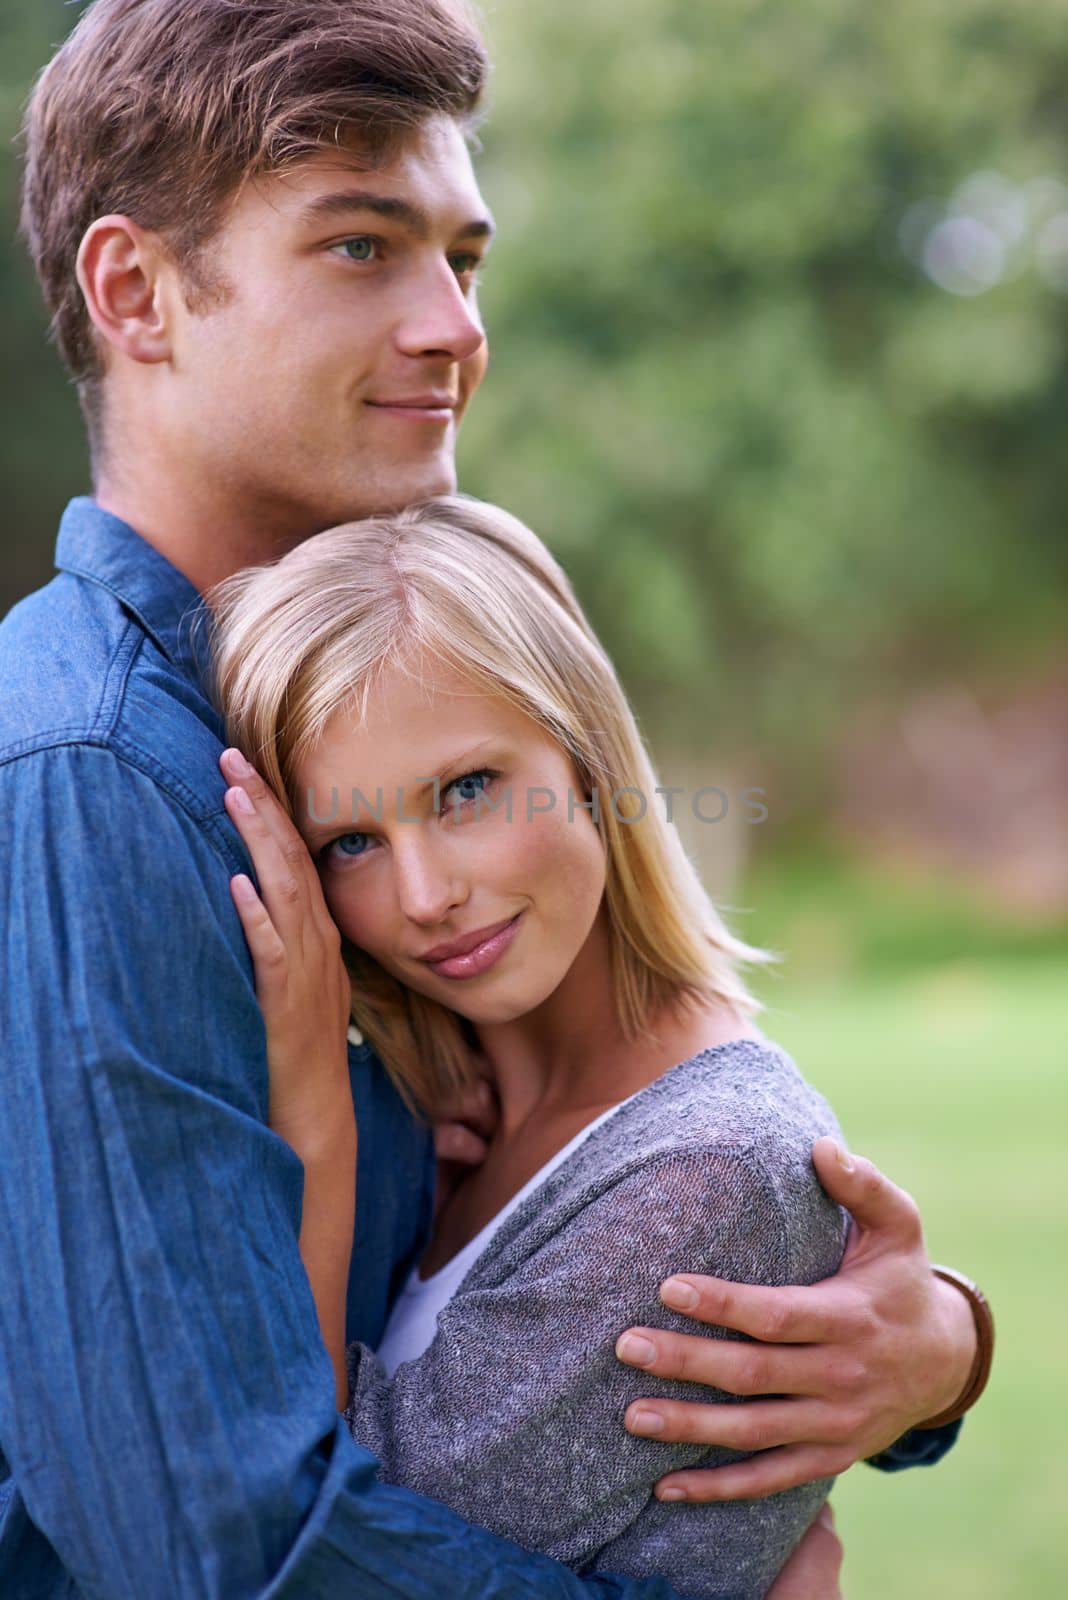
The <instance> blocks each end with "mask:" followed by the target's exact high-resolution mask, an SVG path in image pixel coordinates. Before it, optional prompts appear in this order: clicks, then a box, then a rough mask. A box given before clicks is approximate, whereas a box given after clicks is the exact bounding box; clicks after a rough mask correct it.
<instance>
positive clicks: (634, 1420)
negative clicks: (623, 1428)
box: [627, 1406, 664, 1433]
mask: <svg viewBox="0 0 1068 1600" xmlns="http://www.w3.org/2000/svg"><path fill="white" fill-rule="evenodd" d="M627 1429H628V1431H629V1432H630V1433H663V1431H664V1419H663V1417H662V1416H661V1415H660V1412H659V1411H647V1410H646V1408H645V1407H644V1406H642V1407H641V1409H640V1410H638V1411H632V1412H631V1414H630V1417H629V1419H628V1422H627Z"/></svg>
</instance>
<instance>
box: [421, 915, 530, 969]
mask: <svg viewBox="0 0 1068 1600" xmlns="http://www.w3.org/2000/svg"><path fill="white" fill-rule="evenodd" d="M521 916H522V912H518V913H517V914H516V915H515V916H514V917H513V918H512V920H511V921H510V922H506V923H505V924H504V926H503V928H498V929H497V930H496V932H495V933H489V934H487V935H486V937H485V939H483V940H482V941H481V943H479V944H476V945H475V947H474V949H473V950H465V951H464V953H463V955H459V956H444V957H441V958H439V959H438V960H437V961H431V960H429V959H428V957H426V956H424V957H423V961H424V963H425V965H426V966H428V967H429V968H430V970H431V972H436V973H437V974H438V976H439V977H442V978H477V977H478V976H479V974H480V973H483V972H488V971H489V969H490V967H493V966H496V964H497V962H498V961H499V960H500V959H501V957H502V956H503V955H504V952H505V951H506V950H507V949H508V947H509V945H510V944H511V943H512V940H513V939H514V938H515V936H516V934H517V932H518V931H519V918H520V917H521Z"/></svg>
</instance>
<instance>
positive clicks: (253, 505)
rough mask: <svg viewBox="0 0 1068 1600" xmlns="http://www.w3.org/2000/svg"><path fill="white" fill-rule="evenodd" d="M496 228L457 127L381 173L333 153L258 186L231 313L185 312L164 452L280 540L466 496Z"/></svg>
mask: <svg viewBox="0 0 1068 1600" xmlns="http://www.w3.org/2000/svg"><path fill="white" fill-rule="evenodd" d="M491 231H492V226H491V223H490V220H489V216H488V212H487V209H486V206H485V203H484V201H483V200H482V197H481V195H480V194H479V190H478V185H477V183H476V181H475V176H474V173H473V171H472V168H471V161H470V157H469V155H468V151H467V147H466V145H465V143H464V140H463V136H462V134H461V132H460V130H459V128H458V127H457V125H456V124H455V123H454V122H453V121H452V120H451V119H449V118H434V119H431V120H430V121H428V122H427V123H425V124H424V125H423V126H422V127H421V128H420V129H419V130H418V131H416V132H415V133H413V134H412V135H411V137H410V138H409V139H408V140H407V142H406V143H405V144H404V145H403V146H402V147H401V149H400V152H399V154H397V155H396V156H395V157H394V158H392V159H391V160H390V161H389V162H388V163H386V164H384V165H382V166H379V167H377V168H376V169H375V170H373V171H360V170H359V168H358V166H357V165H356V164H355V163H352V164H345V162H344V160H343V158H341V157H339V156H337V155H335V154H333V153H330V154H326V153H324V155H323V156H322V157H321V158H319V157H316V158H314V159H311V160H309V161H307V162H305V163H303V164H301V165H300V166H299V167H297V168H295V169H294V170H293V171H292V172H290V173H288V174H286V175H277V176H272V177H269V178H266V179H262V180H260V181H258V182H256V183H255V184H252V185H250V186H249V188H248V189H247V190H246V191H245V192H244V193H242V194H241V195H240V196H239V198H238V199H237V201H236V203H235V204H234V206H233V208H232V210H231V211H230V213H229V214H228V216H227V218H226V221H225V223H224V225H223V227H222V228H221V230H220V232H219V234H218V235H217V236H216V238H215V239H213V240H212V242H211V244H210V245H209V247H208V255H207V258H206V261H205V266H206V267H207V268H208V270H209V272H210V273H211V274H212V276H217V277H219V278H221V279H223V280H225V282H226V284H227V285H228V288H229V294H228V297H227V298H226V299H225V302H224V303H223V304H222V305H220V306H219V307H218V308H217V309H214V310H211V311H210V312H209V313H208V314H206V315H201V314H193V313H190V312H189V311H188V309H187V308H186V307H185V305H184V302H183V303H182V304H180V305H178V306H177V307H176V316H175V337H174V347H173V359H172V361H171V363H170V364H169V367H168V389H167V393H166V412H165V417H164V421H165V424H166V431H167V439H166V441H165V445H164V447H165V448H167V449H169V450H177V451H179V452H181V460H182V462H183V464H186V463H187V465H188V470H189V472H190V473H192V474H196V475H197V476H198V478H199V479H200V481H201V482H202V483H205V484H206V485H208V486H210V489H211V490H212V492H213V495H214V497H215V498H218V497H219V495H220V494H221V495H222V496H223V497H224V498H226V499H227V500H229V501H230V502H231V503H232V504H233V506H234V509H235V514H236V515H238V516H240V519H241V520H242V521H243V522H245V523H246V524H247V523H248V521H249V519H250V517H252V518H258V519H259V521H260V524H261V526H262V528H263V532H264V533H265V534H269V535H274V536H276V537H277V536H281V537H283V538H284V536H285V535H286V534H289V535H292V536H298V537H300V536H304V535H306V534H307V533H310V532H314V531H317V530H319V529H321V528H325V527H328V526H330V525H332V524H335V523H340V522H345V521H349V520H352V519H354V518H357V517H360V516H366V515H368V514H369V513H372V512H376V511H387V510H394V509H398V508H399V507H401V506H404V505H408V504H410V503H411V502H412V501H414V500H419V499H423V498H425V497H427V496H430V495H435V494H442V493H450V492H452V491H453V490H455V487H456V467H455V460H454V453H455V447H456V434H457V429H458V427H459V423H460V419H461V417H462V416H463V413H464V410H465V408H466V406H467V403H468V401H469V400H470V398H471V395H472V394H473V393H474V391H475V389H476V388H477V387H478V384H479V383H480V382H481V379H482V376H483V374H484V372H485V369H486V362H487V359H488V356H487V350H486V341H485V335H484V333H483V329H482V324H481V321H480V319H479V314H478V307H477V302H476V279H477V272H478V267H479V263H480V261H481V258H482V257H483V255H484V254H485V251H486V249H487V247H488V244H489V238H490V234H491ZM172 423H173V433H172V432H171V425H172Z"/></svg>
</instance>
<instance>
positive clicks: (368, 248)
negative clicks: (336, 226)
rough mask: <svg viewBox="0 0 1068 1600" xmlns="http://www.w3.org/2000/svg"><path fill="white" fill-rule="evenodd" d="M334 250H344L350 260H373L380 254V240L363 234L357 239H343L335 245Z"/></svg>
mask: <svg viewBox="0 0 1068 1600" xmlns="http://www.w3.org/2000/svg"><path fill="white" fill-rule="evenodd" d="M334 250H335V252H336V251H343V252H344V254H345V256H346V258H347V259H348V260H349V261H373V260H374V259H375V256H376V255H377V254H378V240H377V239H372V238H370V237H369V236H368V235H366V234H361V235H360V236H359V238H356V239H343V240H342V242H341V243H340V244H336V245H334Z"/></svg>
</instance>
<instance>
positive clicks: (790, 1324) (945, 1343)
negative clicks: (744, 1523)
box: [616, 1139, 976, 1501]
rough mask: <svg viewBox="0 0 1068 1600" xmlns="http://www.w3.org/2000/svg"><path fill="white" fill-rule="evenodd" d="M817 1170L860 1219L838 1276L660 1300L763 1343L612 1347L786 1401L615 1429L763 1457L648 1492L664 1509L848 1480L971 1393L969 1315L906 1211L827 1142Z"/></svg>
mask: <svg viewBox="0 0 1068 1600" xmlns="http://www.w3.org/2000/svg"><path fill="white" fill-rule="evenodd" d="M813 1164H814V1165H815V1168H816V1171H817V1174H818V1175H819V1179H820V1182H821V1183H822V1184H823V1187H824V1188H825V1189H826V1190H827V1192H828V1194H829V1195H831V1197H832V1198H833V1199H835V1200H837V1201H838V1202H839V1203H840V1204H841V1205H844V1206H846V1207H847V1208H848V1209H849V1211H850V1212H852V1215H853V1228H852V1231H851V1234H850V1239H849V1244H848V1246H847V1249H846V1253H845V1258H844V1260H843V1262H842V1266H841V1268H840V1269H839V1271H838V1272H837V1273H836V1274H835V1276H834V1277H832V1278H827V1279H825V1280H824V1282H822V1283H818V1284H813V1285H811V1286H809V1287H785V1288H776V1289H769V1288H764V1287H762V1286H758V1285H749V1284H733V1283H726V1282H724V1281H723V1280H722V1279H718V1278H705V1277H700V1276H697V1275H693V1274H685V1275H683V1276H681V1277H674V1278H669V1279H668V1280H667V1282H666V1283H664V1284H662V1285H661V1291H660V1298H661V1299H662V1300H663V1302H664V1304H665V1305H666V1306H670V1307H671V1308H672V1309H673V1310H676V1311H683V1312H685V1313H686V1314H687V1315H688V1316H691V1317H694V1318H695V1319H696V1320H698V1321H700V1322H706V1323H713V1324H716V1325H718V1326H720V1327H724V1328H733V1329H736V1330H737V1331H738V1332H740V1333H744V1334H748V1335H749V1337H750V1339H752V1340H755V1341H757V1342H756V1343H755V1344H754V1343H748V1342H739V1341H737V1340H725V1339H711V1338H707V1337H703V1336H700V1335H689V1334H677V1333H666V1332H664V1331H663V1330H658V1329H656V1328H631V1329H628V1330H627V1332H626V1333H624V1334H623V1335H622V1336H621V1338H620V1340H619V1342H618V1344H617V1345H616V1354H617V1355H618V1356H619V1358H620V1360H622V1361H626V1362H627V1363H628V1364H629V1365H631V1366H636V1367H641V1368H642V1369H643V1370H644V1371H646V1372H650V1373H655V1374H656V1375H657V1376H658V1377H662V1378H682V1379H685V1380H687V1381H689V1382H692V1383H701V1384H708V1385H710V1386H712V1387H714V1388H717V1389H725V1390H726V1391H727V1393H728V1394H734V1395H743V1396H745V1397H746V1398H747V1399H748V1398H749V1397H751V1396H762V1395H773V1396H777V1397H779V1398H775V1399H767V1400H764V1399H759V1398H757V1399H753V1400H751V1402H750V1403H749V1404H747V1405H743V1406H739V1405H731V1404H726V1403H725V1404H721V1405H702V1404H700V1403H698V1402H694V1401H689V1402H682V1401H669V1400H636V1401H635V1402H634V1403H633V1404H632V1405H631V1406H629V1407H628V1408H627V1412H626V1416H625V1419H624V1420H625V1423H626V1426H627V1428H628V1429H629V1431H630V1432H631V1433H635V1434H640V1435H642V1436H649V1437H655V1438H657V1439H663V1440H666V1441H669V1442H671V1443H699V1444H707V1445H726V1446H728V1447H729V1448H731V1449H734V1450H744V1451H760V1452H763V1453H762V1454H760V1455H757V1456H756V1457H755V1458H754V1459H753V1460H751V1461H744V1462H738V1463H731V1464H729V1465H727V1466H724V1467H715V1468H711V1469H706V1470H702V1471H690V1472H676V1473H671V1474H669V1476H667V1477H665V1478H662V1479H661V1480H660V1482H659V1483H658V1484H657V1487H656V1493H657V1496H658V1497H659V1498H660V1499H678V1500H702V1501H704V1500H749V1499H758V1498H760V1497H762V1496H764V1495H769V1494H777V1493H779V1492H780V1491H781V1490H783V1489H792V1488H794V1487H795V1486H796V1485H797V1484H800V1483H807V1482H809V1481H810V1480H811V1479H813V1478H822V1477H828V1476H831V1475H833V1474H835V1473H840V1472H844V1471H845V1470H846V1468H847V1467H850V1466H852V1465H853V1463H854V1462H855V1461H859V1460H861V1459H862V1458H866V1457H868V1456H873V1455H877V1454H878V1453H879V1452H880V1451H881V1450H885V1449H886V1448H887V1447H888V1446H889V1445H891V1444H893V1443H894V1441H895V1440H897V1439H899V1438H900V1437H901V1435H902V1434H903V1433H907V1432H908V1430H909V1429H910V1428H912V1427H915V1426H916V1425H917V1424H919V1423H922V1422H924V1421H925V1420H926V1419H927V1418H929V1417H934V1416H937V1415H938V1413H939V1412H940V1411H942V1410H944V1409H945V1408H947V1407H948V1406H950V1405H952V1404H953V1402H954V1401H955V1400H956V1398H957V1397H958V1395H960V1393H961V1392H962V1390H963V1389H964V1386H965V1384H966V1383H967V1380H968V1375H969V1373H970V1371H971V1366H972V1362H973V1360H974V1357H975V1353H976V1335H975V1325H974V1322H973V1320H972V1314H971V1309H970V1307H969V1305H968V1302H967V1301H966V1300H965V1298H964V1296H963V1295H962V1294H960V1293H959V1292H958V1291H957V1290H956V1289H954V1288H953V1287H952V1285H950V1284H946V1283H943V1282H942V1281H941V1280H940V1279H938V1278H936V1277H935V1276H934V1274H933V1273H932V1271H931V1266H930V1262H929V1261H928V1259H927V1252H926V1250H925V1249H924V1243H923V1232H922V1228H921V1225H920V1216H919V1212H918V1211H917V1209H916V1205H915V1202H914V1201H913V1200H912V1199H911V1198H910V1197H909V1196H908V1195H907V1194H905V1193H904V1192H903V1191H902V1190H901V1189H898V1188H897V1187H896V1185H894V1184H893V1183H891V1182H890V1180H889V1179H888V1178H886V1177H884V1175H883V1174H882V1173H881V1172H880V1171H879V1170H878V1169H877V1168H876V1167H874V1166H873V1165H872V1163H871V1162H870V1161H864V1160H862V1159H860V1158H858V1157H850V1156H847V1155H846V1153H845V1152H844V1151H843V1150H841V1149H840V1147H839V1146H838V1145H837V1144H836V1143H835V1142H834V1140H833V1139H820V1140H817V1142H816V1144H815V1145H814V1147H813ZM632 1341H633V1342H632Z"/></svg>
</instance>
